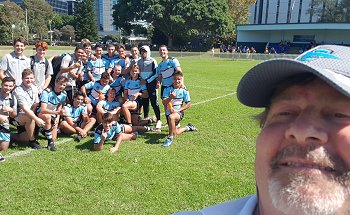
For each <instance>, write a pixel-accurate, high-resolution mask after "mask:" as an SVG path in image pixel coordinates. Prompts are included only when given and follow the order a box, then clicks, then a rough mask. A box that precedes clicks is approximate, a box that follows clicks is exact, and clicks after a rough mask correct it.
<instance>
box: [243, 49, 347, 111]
mask: <svg viewBox="0 0 350 215" xmlns="http://www.w3.org/2000/svg"><path fill="white" fill-rule="evenodd" d="M303 73H312V74H314V75H316V76H317V77H319V78H321V79H322V80H324V81H325V82H327V83H328V84H329V85H330V86H333V87H334V88H335V89H336V90H338V91H339V92H340V93H342V94H344V95H345V96H348V97H350V47H346V46H338V45H321V46H317V47H315V48H313V49H310V50H308V51H306V52H304V53H303V54H301V55H299V56H298V57H297V58H296V59H274V60H268V61H265V62H263V63H260V64H258V65H256V66H254V67H253V68H252V69H250V70H249V71H248V72H247V73H246V74H245V75H244V76H243V78H242V79H241V80H240V82H239V84H238V88H237V97H238V100H239V101H240V102H241V103H242V104H244V105H247V106H250V107H266V106H267V105H268V104H269V103H270V99H271V96H272V94H273V92H274V90H275V88H276V87H277V85H278V84H279V83H281V82H283V81H286V80H288V78H290V77H292V76H295V75H298V74H303Z"/></svg>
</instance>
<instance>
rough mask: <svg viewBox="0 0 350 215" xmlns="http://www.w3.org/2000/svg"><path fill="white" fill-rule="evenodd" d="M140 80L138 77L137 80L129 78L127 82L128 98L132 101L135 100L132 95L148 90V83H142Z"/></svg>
mask: <svg viewBox="0 0 350 215" xmlns="http://www.w3.org/2000/svg"><path fill="white" fill-rule="evenodd" d="M140 81H141V80H140V79H137V80H135V81H133V80H131V79H129V80H127V81H126V82H125V90H127V91H128V99H129V100H130V101H133V99H132V95H135V94H136V93H140V92H142V91H144V90H147V87H146V85H140Z"/></svg>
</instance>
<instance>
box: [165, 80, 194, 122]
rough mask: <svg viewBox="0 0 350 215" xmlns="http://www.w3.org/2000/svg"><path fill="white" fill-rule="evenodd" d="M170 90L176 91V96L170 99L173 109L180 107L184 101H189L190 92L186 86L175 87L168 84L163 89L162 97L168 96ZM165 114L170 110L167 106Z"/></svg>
mask: <svg viewBox="0 0 350 215" xmlns="http://www.w3.org/2000/svg"><path fill="white" fill-rule="evenodd" d="M172 92H175V93H176V98H174V99H172V100H171V103H172V105H173V108H174V109H175V110H178V109H180V108H181V106H182V104H183V103H184V102H185V103H187V102H190V101H191V98H190V92H189V91H188V90H187V89H186V88H178V89H175V88H174V87H173V86H170V87H167V88H165V89H164V92H163V95H162V99H164V98H169V96H170V94H171V93H172ZM165 114H166V115H169V114H170V110H169V109H168V107H167V108H166V111H165Z"/></svg>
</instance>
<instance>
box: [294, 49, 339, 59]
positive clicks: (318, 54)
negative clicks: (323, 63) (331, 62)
mask: <svg viewBox="0 0 350 215" xmlns="http://www.w3.org/2000/svg"><path fill="white" fill-rule="evenodd" d="M319 58H327V59H338V57H337V56H335V55H333V50H330V49H316V50H312V51H309V52H307V53H305V54H304V55H302V56H300V57H299V58H297V60H299V61H303V62H309V61H312V60H316V59H319Z"/></svg>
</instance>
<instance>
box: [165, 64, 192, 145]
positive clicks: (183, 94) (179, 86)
mask: <svg viewBox="0 0 350 215" xmlns="http://www.w3.org/2000/svg"><path fill="white" fill-rule="evenodd" d="M173 76H174V84H173V86H171V87H168V88H166V89H165V90H164V93H163V95H162V100H163V105H164V106H165V107H167V108H166V112H165V113H166V118H167V123H168V126H169V135H168V137H167V139H166V140H165V142H164V143H163V146H164V147H168V146H170V145H171V144H172V143H173V139H174V136H176V135H180V134H182V133H183V132H186V131H197V128H196V127H195V126H194V125H193V124H191V123H189V124H188V125H187V126H185V127H184V128H181V127H180V128H178V127H177V125H178V123H179V122H180V121H181V120H182V119H183V117H184V111H185V110H187V109H188V108H189V107H190V106H191V99H190V93H189V92H188V90H187V89H186V88H185V87H184V83H183V79H184V76H183V73H182V72H181V71H176V72H174V75H173ZM183 103H185V105H183Z"/></svg>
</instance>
